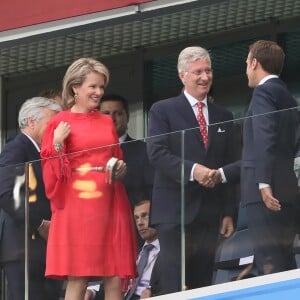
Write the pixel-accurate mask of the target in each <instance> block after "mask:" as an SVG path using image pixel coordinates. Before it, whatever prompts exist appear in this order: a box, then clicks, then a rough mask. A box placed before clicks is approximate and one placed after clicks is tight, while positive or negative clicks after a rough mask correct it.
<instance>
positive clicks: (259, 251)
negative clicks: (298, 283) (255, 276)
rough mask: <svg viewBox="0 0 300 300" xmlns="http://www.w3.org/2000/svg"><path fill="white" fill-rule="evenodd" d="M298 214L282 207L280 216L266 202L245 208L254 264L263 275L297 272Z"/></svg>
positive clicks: (278, 212) (291, 207)
mask: <svg viewBox="0 0 300 300" xmlns="http://www.w3.org/2000/svg"><path fill="white" fill-rule="evenodd" d="M296 211H297V210H296V209H295V207H294V206H293V205H286V204H281V210H280V211H277V212H274V211H271V210H270V209H268V208H267V207H266V206H265V204H264V203H263V202H261V203H251V204H248V205H247V206H246V212H247V221H248V228H249V233H250V237H251V240H252V244H253V250H254V262H255V265H256V267H257V270H258V273H259V274H260V275H264V274H270V273H276V272H282V271H288V270H292V269H295V268H296V261H295V254H294V252H293V242H294V239H295V235H296Z"/></svg>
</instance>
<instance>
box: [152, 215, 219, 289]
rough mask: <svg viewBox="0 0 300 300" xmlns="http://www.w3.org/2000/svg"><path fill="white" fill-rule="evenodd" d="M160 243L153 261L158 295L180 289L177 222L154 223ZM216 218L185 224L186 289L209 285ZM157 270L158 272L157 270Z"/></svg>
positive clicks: (213, 253) (179, 253) (179, 249)
mask: <svg viewBox="0 0 300 300" xmlns="http://www.w3.org/2000/svg"><path fill="white" fill-rule="evenodd" d="M155 228H156V229H157V233H158V238H159V242H160V253H159V259H158V261H157V273H159V279H158V281H159V284H158V285H159V287H160V289H161V291H158V292H159V294H167V293H172V292H177V291H180V290H182V288H184V287H182V286H181V272H182V267H181V237H182V234H181V230H180V225H178V224H158V225H155ZM218 229H219V221H218V220H217V221H215V222H201V220H200V218H198V219H196V220H195V221H194V222H192V223H191V224H189V225H186V226H185V277H186V281H185V284H186V287H187V288H188V289H193V288H199V287H203V286H207V285H211V283H212V276H213V268H214V260H215V252H216V247H217V241H218ZM158 270H159V271H158Z"/></svg>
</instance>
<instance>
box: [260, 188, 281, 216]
mask: <svg viewBox="0 0 300 300" xmlns="http://www.w3.org/2000/svg"><path fill="white" fill-rule="evenodd" d="M260 193H261V196H262V199H263V201H264V203H265V205H266V207H267V208H268V209H270V210H273V211H279V210H281V204H280V202H279V200H278V199H276V198H275V197H273V192H272V189H271V188H270V187H265V188H262V189H260Z"/></svg>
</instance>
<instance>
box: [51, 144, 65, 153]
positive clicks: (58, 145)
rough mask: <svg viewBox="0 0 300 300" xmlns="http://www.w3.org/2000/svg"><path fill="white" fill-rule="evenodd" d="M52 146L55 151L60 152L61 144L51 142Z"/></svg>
mask: <svg viewBox="0 0 300 300" xmlns="http://www.w3.org/2000/svg"><path fill="white" fill-rule="evenodd" d="M53 147H54V149H55V151H56V152H58V153H61V151H62V149H63V146H62V144H53Z"/></svg>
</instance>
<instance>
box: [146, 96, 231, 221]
mask: <svg viewBox="0 0 300 300" xmlns="http://www.w3.org/2000/svg"><path fill="white" fill-rule="evenodd" d="M208 113H209V123H210V124H211V125H210V126H209V129H208V137H209V141H208V143H209V144H208V149H207V150H206V149H205V148H204V144H203V141H202V137H201V134H200V130H199V125H198V122H197V120H196V117H195V114H194V112H193V109H192V107H191V106H190V104H189V102H188V100H187V99H186V97H185V95H184V94H181V95H179V96H177V97H174V98H169V99H166V100H162V101H159V102H156V103H154V104H153V106H152V108H151V110H150V112H149V134H148V138H147V149H148V157H149V160H150V163H151V164H152V165H153V166H154V168H155V177H154V186H153V196H152V206H151V223H152V224H159V223H177V224H179V223H180V214H181V182H183V184H184V191H185V194H184V196H185V223H187V224H188V223H190V222H192V221H193V220H194V219H195V217H196V216H197V215H199V212H201V213H202V217H203V218H207V219H210V220H211V221H212V222H215V221H216V220H217V222H218V219H219V218H220V216H221V215H223V216H233V215H234V212H235V200H234V198H233V197H226V193H225V192H224V189H225V188H227V187H224V186H222V185H219V186H218V187H216V188H214V189H207V188H204V187H203V186H201V185H199V184H198V183H197V182H192V181H190V174H191V170H192V167H193V165H194V163H200V164H202V165H205V166H207V167H209V168H214V169H216V168H218V167H221V166H223V165H224V163H225V164H226V163H229V162H231V161H233V160H234V157H232V155H233V153H234V152H233V151H231V149H232V147H233V146H234V145H233V143H232V138H233V131H232V125H233V124H232V122H231V120H232V118H233V116H232V114H231V113H230V112H229V111H227V110H225V109H224V108H222V107H220V106H218V105H216V104H213V103H208ZM214 124H215V125H214ZM183 130H184V134H182V131H183ZM183 138H184V142H183V144H182V139H183ZM182 145H183V146H184V147H182ZM183 148H184V150H183ZM182 151H184V159H182ZM182 162H183V165H184V172H183V173H182ZM203 201H206V205H205V207H206V208H207V210H206V211H205V210H202V208H203V206H202V202H203ZM217 224H218V223H217Z"/></svg>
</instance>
